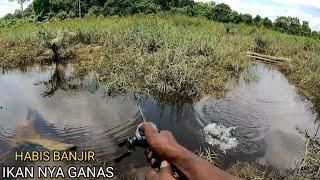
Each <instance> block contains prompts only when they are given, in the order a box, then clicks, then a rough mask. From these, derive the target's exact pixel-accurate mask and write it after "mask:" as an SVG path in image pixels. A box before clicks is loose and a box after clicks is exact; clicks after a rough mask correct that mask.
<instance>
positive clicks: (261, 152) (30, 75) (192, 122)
mask: <svg viewBox="0 0 320 180" xmlns="http://www.w3.org/2000/svg"><path fill="white" fill-rule="evenodd" d="M72 69H73V68H72V65H66V66H65V65H53V66H48V67H33V68H29V69H25V70H24V71H21V70H12V71H3V74H2V75H1V76H0V106H1V107H2V108H0V151H1V152H9V153H10V152H12V150H13V149H15V148H17V147H16V146H19V142H21V141H23V138H21V135H23V136H22V137H27V136H28V135H30V134H37V135H39V136H41V137H46V138H49V139H53V140H57V141H60V142H64V143H71V144H75V145H77V147H78V148H79V149H84V150H89V149H90V150H94V151H95V152H96V153H97V155H98V161H101V162H104V161H106V162H107V163H109V164H110V165H113V164H114V162H113V157H114V156H116V155H117V154H119V153H121V152H122V150H121V149H119V148H118V147H117V144H118V143H119V142H121V141H122V140H124V139H126V138H127V137H129V136H130V135H132V133H133V132H134V130H135V128H136V126H137V124H138V122H139V118H140V117H139V107H140V108H141V109H142V111H143V113H144V114H145V116H146V119H147V120H148V121H153V122H155V123H156V124H157V125H158V127H159V129H168V130H171V131H173V133H174V135H175V136H176V138H177V140H178V141H179V142H180V143H182V144H183V145H184V146H186V147H187V148H189V149H190V150H197V149H198V148H199V147H200V146H205V147H208V146H209V147H211V148H213V149H214V150H216V151H217V152H220V153H221V154H223V153H224V152H223V151H222V150H221V147H219V145H218V144H216V145H210V144H208V143H207V142H208V141H207V140H206V139H205V137H204V133H203V129H204V127H205V126H207V125H209V124H216V125H218V126H220V127H222V128H231V127H234V132H232V133H231V135H232V137H233V138H236V139H237V142H238V144H237V147H235V148H233V149H230V150H227V151H226V155H225V157H221V160H222V163H223V164H224V166H228V165H229V164H232V163H234V162H236V161H238V160H246V161H254V162H258V163H260V164H265V165H272V166H277V167H279V168H282V169H286V168H292V167H295V166H296V164H297V162H298V160H299V159H300V157H301V155H302V153H303V151H304V143H305V142H304V137H303V135H302V134H301V133H299V131H301V130H302V131H304V130H307V131H308V132H311V133H315V131H316V129H317V127H318V124H317V123H316V117H317V114H315V113H313V112H312V111H310V110H309V109H310V107H311V106H312V104H311V103H310V102H308V101H307V100H304V99H303V98H301V96H300V95H298V92H297V90H296V88H295V87H294V86H292V85H290V84H289V83H288V81H287V80H286V79H285V77H284V76H283V75H282V74H281V73H279V72H278V71H277V70H275V69H272V68H269V67H267V66H265V65H257V66H255V67H254V68H253V69H252V71H253V72H254V73H255V74H257V76H258V80H257V81H256V82H251V83H244V82H241V83H240V85H239V86H236V87H235V88H232V90H231V91H230V92H229V93H227V95H226V96H225V97H222V98H210V97H204V98H203V99H201V100H200V101H197V102H194V103H185V104H183V103H176V104H169V103H166V102H161V101H157V100H155V99H153V98H144V99H142V100H140V101H136V100H135V98H134V96H133V95H130V94H127V95H119V96H116V97H108V96H105V94H104V93H103V91H102V90H99V89H98V90H94V91H92V89H95V88H88V87H87V78H83V77H82V78H80V77H75V76H74V75H73V71H72ZM30 116H36V117H37V118H36V120H35V121H34V122H33V123H32V124H31V125H30V123H29V124H28V123H27V122H28V117H30ZM28 126H33V130H32V131H35V132H30V128H28ZM17 137H18V138H17ZM116 166H117V167H118V168H124V167H125V168H124V169H126V170H127V169H128V168H129V169H131V170H134V169H136V168H140V167H144V166H146V162H145V157H144V156H143V152H142V150H139V151H138V152H135V153H133V154H132V156H130V157H129V158H127V159H125V160H124V161H123V162H121V163H120V164H116Z"/></svg>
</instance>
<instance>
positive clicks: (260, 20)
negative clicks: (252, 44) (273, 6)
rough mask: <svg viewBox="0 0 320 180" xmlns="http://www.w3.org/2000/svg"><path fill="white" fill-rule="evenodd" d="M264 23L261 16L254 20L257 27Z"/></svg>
mask: <svg viewBox="0 0 320 180" xmlns="http://www.w3.org/2000/svg"><path fill="white" fill-rule="evenodd" d="M261 22H262V18H261V16H259V15H257V16H256V17H255V18H254V19H253V23H254V24H256V25H260V24H261Z"/></svg>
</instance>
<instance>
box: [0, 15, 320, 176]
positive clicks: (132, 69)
mask: <svg viewBox="0 0 320 180" xmlns="http://www.w3.org/2000/svg"><path fill="white" fill-rule="evenodd" d="M235 28H236V29H235V30H234V31H232V33H227V32H226V31H225V26H224V25H222V24H218V23H214V22H209V21H206V20H204V19H201V18H189V17H182V16H173V17H166V16H164V17H160V16H133V17H124V18H118V17H114V18H107V19H104V18H101V19H99V18H98V19H82V20H66V21H58V22H51V23H41V24H30V25H24V26H23V27H14V28H10V29H1V30H0V42H1V44H0V55H1V56H0V60H1V61H0V65H1V71H2V75H1V76H0V97H1V98H0V106H1V108H0V144H1V146H0V151H1V152H2V154H6V155H9V156H10V154H11V153H12V152H13V151H15V150H17V149H26V148H27V149H37V148H39V147H35V146H33V145H32V143H30V142H33V141H34V139H37V138H39V137H40V138H41V139H45V140H49V141H50V142H51V141H54V142H59V143H60V144H63V145H65V144H75V145H76V146H77V147H78V148H79V149H82V150H87V149H90V150H94V151H95V152H96V154H97V158H98V159H97V163H98V164H106V163H107V164H108V165H113V166H115V167H116V169H118V171H119V172H118V175H119V174H121V176H120V175H119V178H121V177H122V178H125V179H126V177H127V178H128V176H130V177H131V176H132V174H131V172H132V173H133V174H134V172H136V171H137V169H140V168H142V167H145V166H147V164H146V162H145V157H144V156H143V151H142V150H138V151H137V152H135V153H133V154H132V155H131V156H130V157H129V158H127V159H125V160H124V161H122V162H120V163H117V164H115V163H114V161H113V158H114V157H115V156H117V155H118V154H121V153H122V152H121V149H119V148H118V147H117V144H118V143H119V142H121V141H123V140H124V139H126V138H128V137H129V136H130V135H132V133H133V132H134V130H135V128H136V126H137V124H138V123H139V122H141V117H140V115H139V114H140V112H139V109H141V110H142V111H143V113H144V114H145V116H146V119H147V120H148V121H153V122H155V123H156V124H157V125H158V126H159V128H160V129H169V130H171V131H173V133H174V135H175V136H176V137H177V140H178V141H179V142H180V143H182V144H183V145H184V146H186V147H187V148H188V149H190V150H192V151H196V150H198V149H199V148H200V147H203V148H210V149H212V150H213V151H215V152H216V153H218V154H219V156H218V160H217V164H219V165H220V167H222V168H224V169H230V167H233V168H234V169H236V168H239V166H238V164H237V162H238V161H240V162H249V163H254V164H255V165H259V166H262V171H263V170H264V169H263V168H265V167H270V166H271V167H275V168H277V169H279V170H280V171H282V172H287V171H289V170H292V169H296V168H297V167H300V164H301V159H302V158H303V156H304V152H305V144H306V138H305V136H304V133H303V132H304V131H306V132H308V134H309V136H317V130H318V126H319V125H318V122H317V110H316V109H317V105H316V104H315V102H317V99H318V98H319V94H318V91H317V90H315V89H316V88H317V87H319V86H318V85H319V84H318V82H320V81H317V78H318V74H319V66H318V65H317V64H316V63H315V62H317V61H319V55H318V53H319V51H318V50H319V42H313V41H311V40H308V39H305V38H300V37H299V38H295V37H293V36H289V35H283V34H279V33H276V35H277V36H276V37H273V36H271V34H272V33H274V32H270V31H266V30H263V29H258V28H256V27H242V26H241V25H240V26H236V27H235ZM292 38H294V39H295V40H292ZM279 39H281V40H279ZM260 41H265V43H262V45H261V43H259V42H260ZM285 43H287V44H285ZM53 46H54V47H58V48H52V47H53ZM309 46H310V47H311V46H312V47H313V48H306V47H309ZM246 51H258V52H259V53H265V54H270V55H277V56H283V57H288V58H291V59H293V61H292V62H288V63H286V64H278V65H273V66H267V65H263V64H255V65H254V64H253V63H252V62H251V61H249V59H248V58H247V57H246ZM262 51H263V52H262ZM299 66H300V67H301V69H299V71H298V70H297V68H298V67H299ZM279 70H280V71H281V72H284V74H285V76H284V75H283V74H282V73H281V72H280V71H279ZM295 70H296V72H295V73H293V71H295ZM287 78H288V79H289V81H288V80H287ZM292 83H293V84H295V85H298V86H297V87H299V89H297V88H296V87H295V86H294V85H292ZM301 89H303V91H306V92H308V94H310V96H312V97H313V98H310V97H309V96H308V97H307V98H304V96H303V95H301V93H300V92H301ZM308 99H310V100H312V101H309V100H308ZM37 141H39V139H37ZM313 145H314V144H313ZM40 148H41V147H40ZM42 148H43V147H42ZM316 153H317V152H316ZM1 157H2V160H3V161H5V159H4V157H5V156H1ZM128 169H129V171H127V170H128ZM240 169H245V168H240ZM128 172H129V173H128ZM230 172H234V174H235V175H238V176H241V177H242V175H241V174H237V173H240V172H239V171H236V170H232V169H231V170H230ZM235 172H236V173H235ZM127 173H128V174H130V175H128V176H127V175H126V174H127ZM258 174H260V175H261V174H262V175H264V174H263V173H258ZM315 176H316V175H315Z"/></svg>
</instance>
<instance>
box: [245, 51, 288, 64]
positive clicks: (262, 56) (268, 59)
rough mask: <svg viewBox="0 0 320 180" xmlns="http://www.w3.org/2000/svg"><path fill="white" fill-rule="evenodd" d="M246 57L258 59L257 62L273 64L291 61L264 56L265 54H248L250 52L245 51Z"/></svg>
mask: <svg viewBox="0 0 320 180" xmlns="http://www.w3.org/2000/svg"><path fill="white" fill-rule="evenodd" d="M247 56H249V57H251V58H255V59H258V60H262V61H267V62H273V63H279V62H288V61H292V60H291V59H289V58H284V57H276V56H270V55H265V54H260V53H256V52H250V51H247Z"/></svg>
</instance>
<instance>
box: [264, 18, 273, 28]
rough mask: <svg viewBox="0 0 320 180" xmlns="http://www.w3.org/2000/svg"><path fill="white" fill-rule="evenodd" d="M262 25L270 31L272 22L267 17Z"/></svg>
mask: <svg viewBox="0 0 320 180" xmlns="http://www.w3.org/2000/svg"><path fill="white" fill-rule="evenodd" d="M262 24H263V26H264V27H266V28H269V29H271V28H272V26H273V23H272V21H271V20H270V19H269V18H267V17H266V18H264V19H263V21H262Z"/></svg>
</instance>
